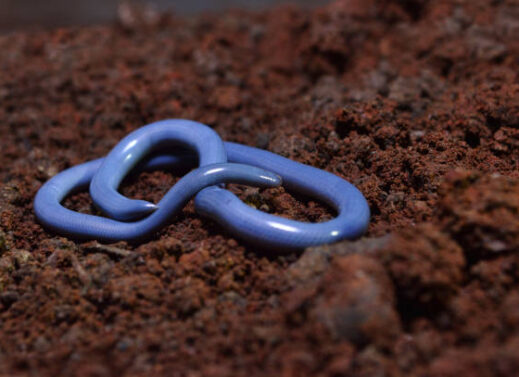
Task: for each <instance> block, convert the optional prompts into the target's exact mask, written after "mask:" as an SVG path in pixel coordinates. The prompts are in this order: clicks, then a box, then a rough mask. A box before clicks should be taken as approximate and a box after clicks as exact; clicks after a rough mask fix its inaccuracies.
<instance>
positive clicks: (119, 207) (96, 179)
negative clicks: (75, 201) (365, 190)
mask: <svg viewBox="0 0 519 377" xmlns="http://www.w3.org/2000/svg"><path fill="white" fill-rule="evenodd" d="M157 150H159V151H160V154H158V155H155V156H152V157H151V158H149V156H150V154H151V153H152V152H154V151H157ZM146 158H147V159H146ZM197 162H198V165H199V167H198V168H195V169H194V170H192V171H191V172H190V173H188V174H187V175H185V176H184V177H183V178H181V179H180V180H179V181H178V182H177V183H176V184H175V185H174V186H173V187H172V188H171V189H170V190H169V191H168V192H167V194H166V195H165V196H164V197H163V198H162V199H161V200H160V201H159V202H158V203H157V204H154V203H149V202H146V201H142V200H134V199H129V198H126V197H124V196H123V195H121V194H120V193H119V192H118V191H117V189H118V186H119V185H120V183H121V181H122V180H123V179H124V177H125V176H126V175H127V174H128V173H130V171H132V169H134V168H136V167H140V168H142V169H157V168H173V167H177V168H179V167H181V168H189V167H193V166H194V165H195V164H196V163H197ZM224 183H242V184H250V185H255V186H259V187H275V186H279V185H281V184H283V186H284V187H286V188H287V189H288V190H291V191H295V192H299V193H302V194H305V195H308V196H310V197H312V198H315V199H318V200H320V201H323V202H325V203H326V204H328V205H330V206H332V207H333V208H334V209H335V210H336V211H337V216H336V217H335V218H333V219H331V220H329V221H326V222H321V223H307V222H300V221H294V220H291V219H287V218H283V217H279V216H274V215H271V214H268V213H265V212H262V211H260V210H256V209H254V208H252V207H251V206H249V205H247V204H245V203H243V202H242V201H241V200H240V199H239V198H238V197H237V196H235V195H234V194H233V193H231V192H230V191H228V190H225V189H224V188H223V185H222V184H224ZM87 186H89V188H90V195H91V197H92V199H93V201H94V203H95V204H96V206H98V208H99V209H100V210H101V211H102V212H103V213H104V214H105V215H106V216H108V217H102V216H95V215H89V214H84V213H79V212H75V211H72V210H70V209H67V208H65V207H63V206H62V205H61V201H62V200H63V199H64V198H65V197H66V196H67V195H69V194H70V193H71V192H73V191H77V190H80V189H82V188H85V187H87ZM193 197H194V198H195V209H196V212H197V213H198V214H200V215H203V216H206V217H208V218H211V219H212V220H214V221H215V222H217V223H218V224H220V225H221V226H222V227H223V228H225V229H227V230H228V231H229V232H230V233H231V234H233V235H235V236H236V237H238V238H240V239H242V240H244V241H246V242H249V243H252V244H255V245H261V246H266V247H270V248H276V249H301V248H305V247H308V246H314V245H320V244H326V243H333V242H337V241H340V240H343V239H356V238H358V237H360V236H361V235H362V234H363V233H364V232H365V231H366V229H367V226H368V224H369V217H370V211H369V206H368V203H367V201H366V199H365V198H364V196H363V195H362V193H361V192H360V191H359V190H358V189H357V188H355V187H354V186H353V185H352V184H350V183H349V182H347V181H346V180H344V179H342V178H340V177H338V176H336V175H334V174H332V173H329V172H326V171H324V170H321V169H317V168H314V167H312V166H308V165H304V164H301V163H299V162H296V161H292V160H290V159H287V158H285V157H282V156H279V155H277V154H274V153H272V152H268V151H265V150H262V149H258V148H253V147H250V146H246V145H242V144H237V143H231V142H223V141H222V140H221V139H220V137H219V136H218V134H217V133H216V132H215V131H214V130H212V129H211V128H210V127H208V126H206V125H203V124H201V123H198V122H194V121H190V120H184V119H168V120H163V121H158V122H155V123H152V124H149V125H147V126H144V127H141V128H139V129H137V130H136V131H134V132H132V133H130V134H129V135H127V136H126V137H125V138H124V139H122V140H121V141H120V142H119V143H118V144H117V145H116V146H115V147H114V148H113V149H112V151H111V152H110V153H109V154H108V155H107V156H106V157H104V158H100V159H97V160H93V161H90V162H86V163H83V164H80V165H77V166H74V167H71V168H69V169H67V170H65V171H63V172H61V173H59V174H57V175H56V176H54V177H53V178H51V179H50V180H49V181H47V182H46V183H45V184H44V185H43V186H42V187H41V188H40V190H39V191H38V193H37V195H36V197H35V200H34V211H35V214H36V217H37V219H38V220H39V221H40V223H41V224H42V225H43V226H44V227H46V228H47V229H49V230H51V231H53V232H56V233H58V234H61V235H65V236H68V237H71V238H74V239H81V240H86V239H97V240H100V241H106V242H116V241H121V240H124V241H131V242H140V241H144V240H146V239H149V238H151V237H153V235H154V234H156V232H157V231H159V230H160V229H161V228H162V227H164V226H165V225H167V224H168V223H170V222H171V221H172V219H173V218H174V217H175V215H176V214H177V213H178V212H179V211H180V210H181V209H182V208H183V206H184V205H185V204H186V203H187V202H188V201H189V200H190V199H191V198H193Z"/></svg>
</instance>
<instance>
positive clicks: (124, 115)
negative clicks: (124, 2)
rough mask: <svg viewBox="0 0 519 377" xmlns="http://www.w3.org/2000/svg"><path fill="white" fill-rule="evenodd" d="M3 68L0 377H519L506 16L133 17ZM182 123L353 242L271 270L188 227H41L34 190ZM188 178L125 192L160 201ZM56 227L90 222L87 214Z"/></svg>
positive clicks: (491, 12)
mask: <svg viewBox="0 0 519 377" xmlns="http://www.w3.org/2000/svg"><path fill="white" fill-rule="evenodd" d="M0 51H1V56H0V120H1V122H0V130H1V134H2V137H1V139H0V148H1V153H0V161H1V164H0V214H1V218H0V219H1V223H0V224H1V232H0V236H1V237H0V329H1V335H0V375H1V376H82V377H86V376H90V377H94V376H96V377H104V376H193V377H194V376H228V375H235V376H271V375H280V376H287V377H288V376H300V375H312V376H355V377H358V376H390V377H393V376H417V377H418V376H430V377H455V376H471V377H478V376H480V377H487V376H489V377H490V376H517V373H518V372H517V371H518V370H519V290H518V288H519V173H518V172H519V170H518V161H519V74H518V72H519V3H518V2H517V1H516V0H501V1H491V0H477V1H464V2H463V1H454V0H452V1H446V0H443V1H428V0H407V1H396V0H362V1H360V0H344V1H338V2H335V3H332V4H331V5H329V6H327V7H324V8H322V9H319V10H316V11H308V10H299V9H297V8H290V7H286V8H278V9H273V10H271V11H268V12H264V13H243V12H234V13H227V14H224V15H220V16H217V15H205V16H200V17H198V18H196V19H190V20H187V19H180V18H174V17H168V16H160V15H159V16H157V15H151V16H149V17H148V16H146V17H144V16H143V17H125V18H122V19H121V20H120V22H119V23H118V24H116V25H113V26H106V27H105V26H100V27H87V28H77V29H62V30H54V31H48V32H40V33H30V34H27V33H17V34H12V35H7V36H3V37H1V38H0ZM173 117H183V118H190V119H195V120H198V121H201V122H204V123H207V124H209V125H211V126H212V127H214V129H215V130H216V131H218V132H219V134H220V135H221V136H222V138H223V139H226V140H231V141H238V142H241V143H245V144H249V145H254V146H258V147H261V148H265V149H268V150H271V151H274V152H276V153H279V154H282V155H284V156H287V157H289V158H292V159H294V160H297V161H301V162H304V163H307V164H311V165H313V166H317V167H319V168H323V169H326V170H328V171H330V172H333V173H335V174H337V175H339V176H342V177H344V178H346V179H348V180H350V181H351V182H353V183H354V184H355V185H357V186H358V187H359V188H360V189H361V190H362V192H363V193H364V194H365V195H366V197H367V199H368V200H369V203H370V206H371V209H372V213H373V217H372V221H371V225H370V228H369V232H368V233H367V235H366V237H365V238H363V239H361V240H359V241H358V242H344V243H340V244H337V245H332V246H324V247H317V248H312V249H309V250H306V251H305V252H304V253H299V254H286V253H283V250H279V254H278V253H272V252H271V253H266V252H265V251H264V250H258V249H257V248H254V247H251V246H250V245H247V244H245V243H243V242H241V241H239V240H234V239H233V238H232V237H231V236H230V235H229V234H227V233H225V232H224V231H223V230H222V229H221V228H220V227H219V226H218V225H217V224H214V223H212V222H211V221H209V220H206V219H203V218H200V217H199V216H198V215H196V213H195V212H194V210H193V206H192V205H189V206H188V207H187V208H186V209H185V210H184V212H183V214H182V215H181V216H179V217H178V218H177V219H176V220H175V222H174V223H173V224H172V225H171V226H169V227H167V228H166V229H164V230H163V231H162V232H160V234H158V235H157V236H156V237H155V238H154V240H153V241H151V242H148V243H145V244H142V245H127V244H125V243H119V244H117V245H112V246H110V247H105V246H103V245H99V244H97V243H95V242H91V243H84V244H81V243H75V242H72V241H70V240H67V239H64V238H60V237H57V236H55V235H53V234H49V233H47V232H45V231H44V230H43V229H42V228H41V227H40V226H39V225H38V224H37V223H36V221H35V218H34V214H33V211H32V199H33V197H34V195H35V193H36V191H37V190H38V188H39V187H40V186H41V185H42V183H43V182H45V181H46V180H47V179H49V178H50V177H51V176H53V175H54V174H56V173H57V172H59V171H61V170H62V169H64V168H66V167H69V166H72V165H74V164H78V163H80V162H83V161H86V160H90V159H93V158H97V157H100V156H103V155H105V154H106V153H107V152H108V151H109V150H110V148H111V147H113V145H114V144H115V143H117V141H118V140H119V139H121V138H122V137H123V136H124V135H126V134H127V133H129V132H130V131H131V130H134V129H136V128H137V127H140V126H142V125H144V124H146V123H149V122H152V121H154V120H159V119H163V118H173ZM177 178H178V177H175V176H172V175H171V174H169V173H166V172H154V173H143V174H141V175H139V176H138V177H137V178H135V179H132V180H129V181H128V182H126V183H125V185H124V187H123V192H124V193H125V194H127V195H130V196H133V197H139V198H146V199H148V200H154V201H156V200H158V199H159V198H160V197H161V196H162V195H163V194H164V192H165V191H166V190H167V189H168V188H169V187H170V186H171V185H172V184H173V183H174V182H175V180H176V179H177ZM233 189H234V190H235V192H237V193H238V194H240V196H241V197H242V198H243V199H244V200H246V201H247V202H249V203H250V204H252V205H256V206H257V207H259V208H261V209H263V210H266V211H269V212H272V213H276V214H279V215H284V216H288V217H291V218H295V219H299V220H305V221H321V220H325V219H326V218H329V217H331V216H333V213H332V212H330V210H329V209H328V208H326V207H324V206H322V205H320V204H318V203H315V202H313V201H312V200H311V199H309V198H304V197H300V196H298V195H296V194H294V195H291V194H289V193H286V192H284V190H283V189H275V190H257V189H252V188H246V187H243V186H234V187H233ZM66 205H67V206H69V207H70V208H73V209H76V210H79V211H83V212H93V211H95V210H94V209H93V207H92V203H91V201H90V199H89V197H88V194H86V193H80V194H77V195H74V196H72V197H71V198H68V199H67V200H66Z"/></svg>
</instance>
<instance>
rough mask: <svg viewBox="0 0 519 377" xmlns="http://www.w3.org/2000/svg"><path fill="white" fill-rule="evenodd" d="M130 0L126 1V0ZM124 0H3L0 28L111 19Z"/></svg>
mask: <svg viewBox="0 0 519 377" xmlns="http://www.w3.org/2000/svg"><path fill="white" fill-rule="evenodd" d="M326 2H327V1H324V0H291V1H290V0H287V1H283V0H281V1H280V0H245V1H244V0H148V1H143V0H136V1H132V2H131V3H133V4H139V5H143V4H144V5H146V6H150V7H151V8H153V9H156V10H158V11H162V10H170V11H173V12H175V13H177V14H187V15H188V14H194V13H197V12H201V11H223V10H225V9H229V8H241V9H262V8H266V7H270V6H274V5H280V4H285V3H291V4H297V5H299V6H304V7H312V6H318V5H322V4H324V3H326ZM126 3H128V2H125V4H126ZM121 4H122V3H121V1H120V0H0V30H1V31H4V32H5V31H9V30H16V29H38V28H42V27H43V28H47V27H58V26H67V25H86V24H99V23H105V22H110V21H112V20H114V19H116V17H117V12H118V9H119V11H120V5H121Z"/></svg>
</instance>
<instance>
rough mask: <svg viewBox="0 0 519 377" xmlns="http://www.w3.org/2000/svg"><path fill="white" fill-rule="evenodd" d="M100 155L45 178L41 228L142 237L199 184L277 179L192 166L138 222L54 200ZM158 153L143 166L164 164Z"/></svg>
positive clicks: (76, 185)
mask: <svg viewBox="0 0 519 377" xmlns="http://www.w3.org/2000/svg"><path fill="white" fill-rule="evenodd" d="M103 160H104V159H97V160H94V161H89V162H86V163H84V164H81V165H77V166H74V167H72V168H70V169H67V170H65V171H63V172H61V173H59V174H58V175H56V176H54V177H53V178H52V179H50V180H49V181H48V182H46V183H45V184H44V185H43V186H42V187H41V188H40V190H39V191H38V193H37V194H36V198H35V199H34V212H35V213H36V217H37V218H38V220H39V221H40V222H41V223H42V224H43V225H44V226H45V227H47V228H49V229H51V230H53V231H55V232H57V233H59V234H62V235H66V236H69V237H72V238H78V239H97V240H101V241H108V242H116V241H120V240H126V241H142V240H144V239H146V238H148V237H150V236H152V235H153V234H154V233H155V232H157V231H158V230H160V229H161V228H162V227H163V226H164V225H166V224H168V222H169V221H170V220H171V218H172V217H174V216H175V214H177V213H178V212H179V211H180V210H182V208H183V207H184V205H185V204H186V203H187V202H188V201H189V200H190V199H191V198H192V197H193V196H194V195H196V193H197V192H199V191H200V190H201V189H203V188H204V187H208V186H212V185H215V184H219V183H224V182H235V183H242V184H250V185H255V186H260V187H275V186H278V185H280V184H281V179H280V178H279V176H277V175H276V174H274V173H270V172H268V171H265V170H263V169H260V168H255V167H251V166H248V165H240V164H229V163H224V164H211V165H207V166H204V167H200V168H198V169H195V170H193V171H191V172H190V173H188V174H187V175H185V176H184V177H183V178H182V179H181V180H179V181H178V182H177V183H176V184H175V185H174V186H173V187H172V188H171V189H170V190H169V191H168V192H167V193H166V195H164V197H163V198H162V200H161V201H160V202H159V203H158V209H157V210H156V211H155V212H153V213H152V214H150V215H149V216H148V217H146V218H145V219H143V220H139V221H135V222H122V221H118V220H112V219H108V218H105V217H100V216H94V215H88V214H84V213H79V212H75V211H72V210H69V209H67V208H65V207H63V206H62V205H61V204H60V202H61V201H62V200H63V199H64V198H65V196H67V195H68V194H69V193H71V192H73V191H76V190H80V189H81V188H84V187H86V186H87V185H88V184H89V183H90V181H91V180H92V178H93V176H94V175H95V174H96V172H97V171H98V170H99V168H100V166H101V164H102V162H103ZM164 160H165V159H164V158H162V157H158V158H156V159H153V160H151V161H150V162H149V163H148V165H147V167H149V168H153V167H154V166H157V165H162V166H164V165H167V164H168V163H167V161H164Z"/></svg>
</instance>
